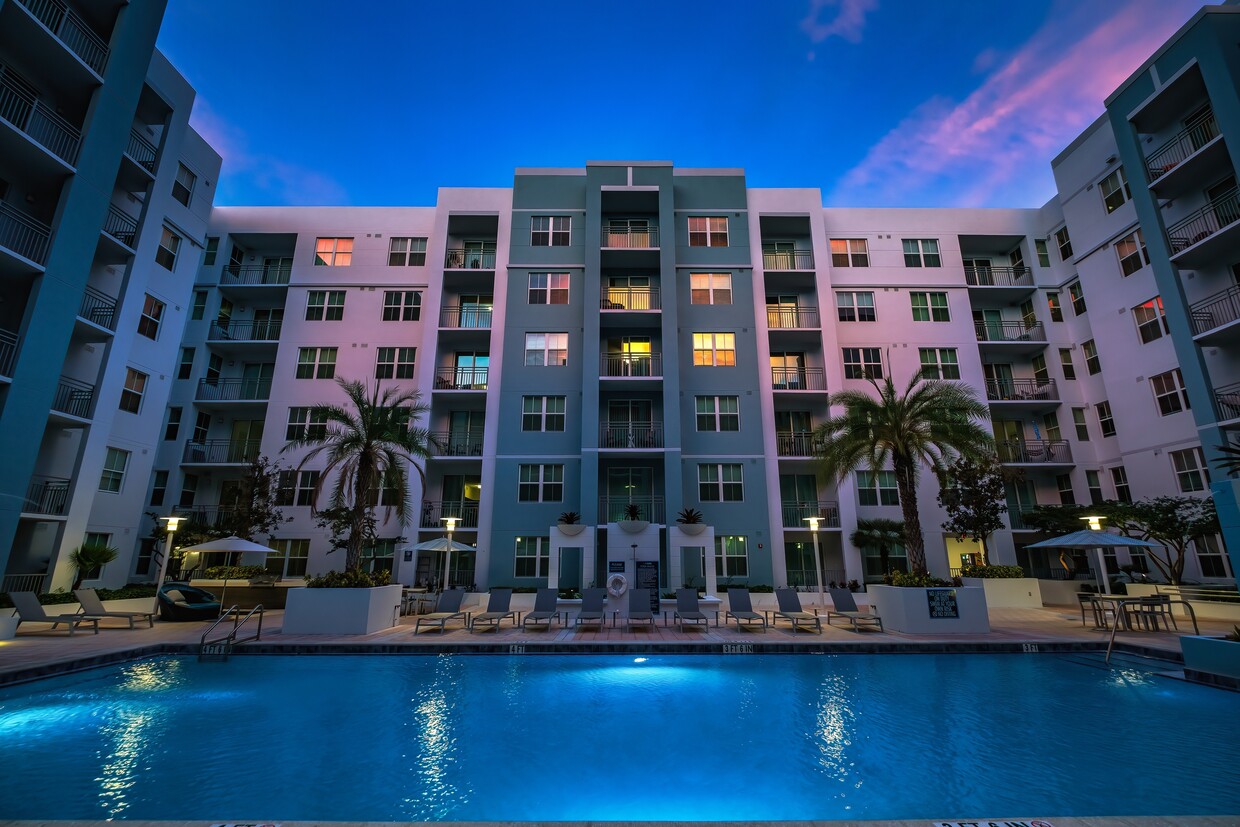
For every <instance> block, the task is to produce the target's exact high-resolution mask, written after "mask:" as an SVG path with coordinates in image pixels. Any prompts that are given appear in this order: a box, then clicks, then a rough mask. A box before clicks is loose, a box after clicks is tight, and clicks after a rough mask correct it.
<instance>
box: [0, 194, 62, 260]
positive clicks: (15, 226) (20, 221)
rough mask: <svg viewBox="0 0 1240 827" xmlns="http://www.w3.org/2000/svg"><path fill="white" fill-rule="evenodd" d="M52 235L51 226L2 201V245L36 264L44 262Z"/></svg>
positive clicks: (0, 219)
mask: <svg viewBox="0 0 1240 827" xmlns="http://www.w3.org/2000/svg"><path fill="white" fill-rule="evenodd" d="M51 237H52V228H51V227H49V226H47V225H46V224H44V223H43V222H42V221H39V220H38V219H36V218H31V217H30V216H28V215H26V214H25V213H24V212H22V211H21V210H19V209H17V208H16V207H13V206H11V205H9V204H6V203H4V202H3V201H0V247H8V248H9V249H10V250H12V251H13V252H15V253H17V254H18V255H19V256H22V257H23V258H28V259H30V260H31V261H33V262H34V263H35V264H43V263H44V262H45V261H46V260H47V242H48V240H49V239H50V238H51Z"/></svg>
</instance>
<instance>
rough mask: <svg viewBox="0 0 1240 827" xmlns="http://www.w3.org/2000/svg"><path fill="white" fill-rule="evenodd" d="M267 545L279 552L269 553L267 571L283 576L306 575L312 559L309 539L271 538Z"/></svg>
mask: <svg viewBox="0 0 1240 827" xmlns="http://www.w3.org/2000/svg"><path fill="white" fill-rule="evenodd" d="M267 545H268V546H270V547H271V548H274V549H275V550H276V551H278V552H279V554H268V555H267V571H269V572H271V573H272V574H274V575H277V576H279V577H281V578H292V577H304V576H305V574H306V563H307V562H308V561H309V560H310V541H309V540H271V541H269V542H268V543H267Z"/></svg>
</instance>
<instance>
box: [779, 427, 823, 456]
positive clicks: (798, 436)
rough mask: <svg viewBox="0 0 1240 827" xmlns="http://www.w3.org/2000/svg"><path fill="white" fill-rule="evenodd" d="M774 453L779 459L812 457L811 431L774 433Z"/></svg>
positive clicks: (812, 442)
mask: <svg viewBox="0 0 1240 827" xmlns="http://www.w3.org/2000/svg"><path fill="white" fill-rule="evenodd" d="M775 453H777V454H778V455H779V456H781V457H812V456H813V455H814V434H813V432H812V431H776V432H775Z"/></svg>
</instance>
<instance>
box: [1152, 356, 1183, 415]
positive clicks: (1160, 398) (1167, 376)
mask: <svg viewBox="0 0 1240 827" xmlns="http://www.w3.org/2000/svg"><path fill="white" fill-rule="evenodd" d="M1150 388H1151V389H1153V391H1154V401H1155V402H1157V403H1158V413H1159V415H1160V416H1170V415H1171V414H1174V413H1179V412H1180V411H1186V410H1188V409H1189V408H1190V407H1191V406H1190V405H1189V404H1188V391H1187V390H1185V389H1184V375H1183V374H1181V373H1180V369H1179V368H1175V369H1174V370H1169V371H1167V372H1166V373H1160V374H1158V375H1157V376H1151V377H1150Z"/></svg>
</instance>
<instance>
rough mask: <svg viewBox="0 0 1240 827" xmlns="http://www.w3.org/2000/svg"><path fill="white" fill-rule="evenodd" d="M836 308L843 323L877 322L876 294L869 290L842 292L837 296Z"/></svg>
mask: <svg viewBox="0 0 1240 827" xmlns="http://www.w3.org/2000/svg"><path fill="white" fill-rule="evenodd" d="M835 308H836V310H837V311H838V313H839V316H840V321H841V322H875V321H878V316H877V315H876V314H875V311H874V293H872V292H871V291H869V290H858V291H841V292H839V293H836V294H835Z"/></svg>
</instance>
